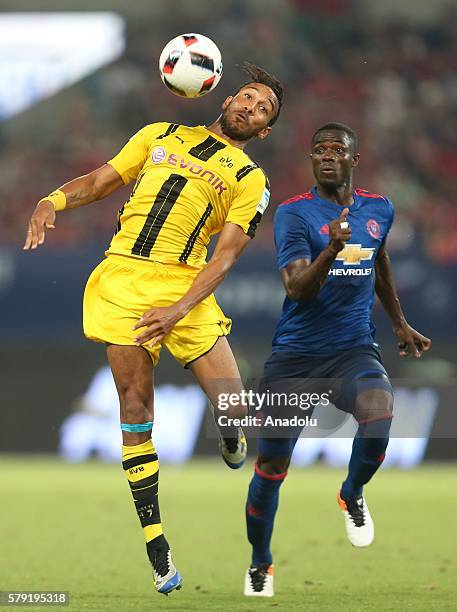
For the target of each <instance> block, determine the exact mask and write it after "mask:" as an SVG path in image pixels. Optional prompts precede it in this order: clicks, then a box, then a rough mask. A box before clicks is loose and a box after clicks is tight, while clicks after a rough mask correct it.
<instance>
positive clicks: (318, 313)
mask: <svg viewBox="0 0 457 612" xmlns="http://www.w3.org/2000/svg"><path fill="white" fill-rule="evenodd" d="M342 209H343V207H342V206H340V205H338V204H335V202H331V201H330V200H325V199H324V198H321V197H320V196H319V195H318V194H317V190H316V188H315V187H314V188H313V189H312V190H311V191H310V192H308V193H304V194H301V195H298V196H296V197H294V198H291V199H290V200H287V201H286V202H284V203H282V204H280V205H279V206H278V208H277V210H276V214H275V243H276V251H277V263H278V267H279V269H281V268H285V267H286V266H287V265H288V264H290V263H291V262H293V261H296V260H297V259H310V260H311V261H313V260H314V259H316V257H317V256H318V255H319V253H320V252H321V251H322V250H323V249H325V247H326V246H327V245H328V242H329V227H328V226H329V223H330V222H331V221H333V220H334V219H338V217H339V216H340V214H341V211H342ZM347 220H348V221H349V224H350V227H351V242H350V243H346V246H345V248H344V249H343V250H342V251H340V253H338V255H337V257H336V260H335V261H334V263H333V265H332V267H331V269H330V271H329V274H328V277H327V279H326V280H325V283H324V284H323V286H322V287H321V289H320V291H319V292H318V293H317V295H316V296H315V297H314V298H312V299H310V300H305V301H303V302H302V303H298V302H295V301H293V300H291V299H289V298H288V297H286V299H285V301H284V305H283V311H282V316H281V319H280V320H279V322H278V325H277V328H276V333H275V336H274V338H273V352H277V351H288V352H293V353H299V354H302V355H316V356H319V355H333V354H334V353H335V352H337V351H344V350H348V349H350V348H353V347H355V346H361V345H366V344H372V343H373V342H374V333H375V326H374V324H373V322H372V320H371V309H372V306H373V300H374V293H375V269H374V266H375V260H376V256H377V254H378V251H379V249H380V247H381V246H382V244H383V243H384V241H385V239H386V237H387V234H388V232H389V230H390V227H391V225H392V222H393V206H392V204H391V202H390V201H389V200H388V199H387V198H385V197H383V196H380V195H377V194H373V193H369V192H368V191H365V190H363V189H356V190H355V191H354V202H353V204H352V205H351V206H349V214H348V217H347Z"/></svg>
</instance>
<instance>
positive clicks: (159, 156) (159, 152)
mask: <svg viewBox="0 0 457 612" xmlns="http://www.w3.org/2000/svg"><path fill="white" fill-rule="evenodd" d="M166 156H167V152H166V151H165V149H164V148H163V147H155V148H154V149H152V154H151V159H152V161H153V162H154V163H155V164H160V163H162V162H163V160H164V159H165V158H166Z"/></svg>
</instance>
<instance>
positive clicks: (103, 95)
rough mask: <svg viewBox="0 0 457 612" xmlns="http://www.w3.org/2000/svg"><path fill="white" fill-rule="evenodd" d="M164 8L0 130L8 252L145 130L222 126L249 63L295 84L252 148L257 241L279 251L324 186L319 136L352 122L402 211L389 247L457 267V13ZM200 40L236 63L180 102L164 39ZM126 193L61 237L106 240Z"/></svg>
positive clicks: (379, 186) (371, 176)
mask: <svg viewBox="0 0 457 612" xmlns="http://www.w3.org/2000/svg"><path fill="white" fill-rule="evenodd" d="M160 4H161V5H162V6H163V11H164V12H163V18H162V19H159V18H158V15H159V16H160V11H159V10H158V7H157V6H156V7H155V10H154V18H151V20H147V19H145V18H144V16H143V17H141V16H140V15H138V14H134V13H132V14H131V15H130V14H129V13H126V14H124V15H123V16H124V18H125V19H126V36H127V47H126V52H125V54H124V55H123V57H122V58H121V59H120V60H119V61H117V62H115V63H114V64H111V65H110V66H107V67H105V68H103V69H101V70H100V71H98V72H97V73H96V74H94V75H92V76H90V77H88V78H86V79H84V80H83V81H82V82H80V83H78V84H77V85H75V86H73V87H71V88H70V89H68V90H66V91H64V92H61V93H59V94H58V95H57V96H55V97H54V98H52V99H50V100H45V101H42V102H41V103H40V104H39V105H38V106H37V107H35V108H32V109H30V110H28V111H27V112H26V113H24V114H22V115H19V116H17V117H15V118H13V119H11V120H9V121H8V123H7V124H6V123H5V124H0V177H1V180H0V194H1V200H2V206H1V207H0V242H1V243H2V244H4V245H9V246H15V245H18V244H20V243H21V240H22V239H23V236H24V233H25V229H26V227H25V224H26V222H27V219H28V216H29V213H30V210H31V208H32V206H33V205H34V203H35V202H36V201H37V200H38V199H39V198H41V197H43V196H44V195H46V194H47V193H49V192H50V191H51V190H52V189H54V188H55V187H57V186H59V185H61V184H62V183H64V182H65V181H68V180H70V179H71V178H74V177H75V176H78V175H81V174H84V173H86V172H88V171H90V170H92V169H94V168H95V167H97V166H100V165H101V164H103V163H104V162H105V161H106V160H107V159H109V158H110V157H112V156H113V155H114V154H115V153H116V152H117V151H118V150H119V149H120V148H121V146H122V145H123V144H124V143H125V141H126V140H127V139H128V138H129V137H130V136H131V135H132V134H134V133H135V132H136V131H137V130H138V129H139V128H141V127H142V126H143V125H145V124H147V123H152V122H154V121H172V122H180V123H187V124H202V123H206V124H208V123H209V122H211V121H212V120H214V119H215V118H216V117H217V115H218V112H219V104H220V103H221V102H222V100H223V99H224V97H225V96H227V95H229V94H230V93H231V92H233V91H234V90H235V89H236V88H237V87H238V86H239V85H240V84H241V83H243V82H244V81H245V78H244V76H243V74H242V73H241V72H240V70H239V69H238V68H237V67H236V65H237V64H241V63H242V62H243V61H244V60H249V61H251V62H254V63H257V64H259V65H261V66H262V67H264V68H266V69H267V70H269V71H271V72H273V73H275V74H276V75H277V76H278V77H279V78H280V79H281V80H282V81H283V83H284V86H285V104H284V109H283V113H282V116H281V118H280V120H279V121H278V123H277V125H276V126H275V128H274V130H273V132H272V135H271V137H270V138H269V139H268V140H267V141H264V142H262V143H256V144H254V145H253V146H252V147H250V148H248V150H247V152H248V154H250V155H251V157H253V158H254V159H255V160H256V161H258V162H259V163H260V164H261V165H262V166H263V167H264V169H265V170H266V172H267V173H268V175H269V178H270V182H271V186H272V200H271V206H270V208H269V211H268V214H267V215H266V218H265V220H264V221H263V223H262V227H261V229H260V231H259V234H258V236H257V238H256V241H255V242H256V244H257V245H258V246H261V247H262V248H271V249H272V248H273V242H272V232H271V226H272V218H273V213H274V209H275V207H276V204H277V203H278V202H280V201H281V200H282V199H285V198H286V197H289V196H291V195H294V194H296V193H299V192H302V191H307V190H308V189H309V188H310V186H311V185H312V184H313V177H312V174H311V171H310V164H309V163H308V159H309V158H308V157H307V152H308V147H309V140H310V137H311V135H312V133H313V132H314V131H315V129H316V128H318V127H319V126H320V125H321V124H323V123H326V122H328V121H342V122H344V123H348V124H349V125H350V126H351V127H353V128H354V129H355V130H356V131H357V132H358V134H359V139H360V152H361V155H362V158H361V164H360V166H359V168H358V170H357V172H356V186H357V187H362V188H366V189H368V190H370V191H374V192H378V193H382V194H385V195H387V196H389V197H390V198H391V199H392V200H393V202H394V205H395V207H396V223H395V225H394V231H393V232H392V236H391V242H390V250H391V251H393V252H398V251H404V252H405V251H407V252H410V253H411V255H412V256H414V254H417V252H418V249H419V250H420V251H421V252H422V253H424V254H425V256H426V257H427V258H428V259H429V260H430V261H431V262H433V263H435V264H442V265H457V241H456V240H455V239H454V238H453V236H454V235H455V232H456V231H457V207H456V205H455V203H456V200H457V180H456V176H457V37H456V36H455V33H456V31H457V7H455V6H454V8H452V7H451V6H449V7H447V8H446V9H443V10H442V11H441V13H440V15H439V16H438V18H437V19H435V20H434V21H433V22H431V23H426V24H425V23H423V22H419V23H417V22H414V21H411V20H400V19H396V20H389V21H385V20H383V21H376V20H373V19H370V18H369V16H368V15H367V14H365V13H364V12H363V11H362V10H360V7H358V8H357V4H353V3H352V2H351V1H350V0H343V1H339V0H333V1H332V0H325V1H323V2H316V0H289V1H288V2H287V1H281V2H277V3H269V4H268V7H269V8H268V10H262V2H257V1H250V2H245V1H242V0H235V1H232V2H226V3H218V5H217V14H215V15H214V17H213V18H212V19H209V18H208V12H207V8H208V5H207V3H206V2H205V3H201V4H200V3H198V2H197V3H190V2H184V1H182V0H180V1H177V2H174V3H173V7H174V8H173V15H172V16H173V18H172V19H170V13H169V10H168V8H166V3H160ZM454 4H455V3H454ZM199 7H200V8H201V11H200V10H199ZM203 7H205V8H203ZM165 11H166V12H165ZM209 24H210V27H209ZM188 31H196V32H201V33H202V34H205V35H208V36H210V37H211V38H213V39H214V40H215V42H216V43H217V44H218V45H219V46H220V48H221V51H222V56H223V60H224V64H225V74H224V77H223V79H222V82H221V84H220V85H219V86H218V88H217V89H216V91H215V92H213V93H211V94H210V95H208V96H206V97H205V98H201V99H198V100H193V101H192V100H182V99H179V98H177V97H175V96H173V95H172V94H170V93H169V92H168V91H167V90H166V89H165V88H164V87H163V85H162V84H161V82H160V78H159V74H158V69H157V62H158V57H159V54H160V51H161V49H162V47H163V46H164V45H165V43H166V42H168V40H169V39H171V38H172V37H174V36H175V35H177V34H179V33H184V32H188ZM127 196H128V190H126V191H125V192H122V193H117V194H114V195H113V196H111V197H110V198H109V201H108V202H106V203H102V204H98V205H97V206H96V207H94V209H93V210H92V211H91V213H90V216H88V214H87V211H82V212H81V211H72V212H71V213H68V214H67V213H64V214H62V215H59V219H58V229H57V230H56V231H55V232H54V235H53V236H52V239H51V242H52V243H54V244H55V245H62V246H67V247H73V246H76V245H77V246H84V245H85V244H89V243H90V244H93V243H95V242H97V243H100V241H102V242H105V243H108V242H109V239H110V235H111V234H112V232H113V229H114V226H115V210H116V208H119V207H120V206H121V205H122V203H123V201H124V200H125V199H126V197H127ZM82 213H83V214H82Z"/></svg>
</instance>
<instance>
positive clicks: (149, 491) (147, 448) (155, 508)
mask: <svg viewBox="0 0 457 612" xmlns="http://www.w3.org/2000/svg"><path fill="white" fill-rule="evenodd" d="M122 466H123V468H124V471H125V474H126V476H127V479H128V481H129V485H130V489H131V491H132V495H133V501H134V502H135V507H136V511H137V514H138V517H139V519H140V523H141V526H142V527H143V531H144V536H145V539H146V548H147V551H148V556H149V558H150V559H152V557H151V554H150V553H151V552H152V550H154V549H155V548H157V547H159V546H165V547H168V544H167V541H166V539H165V536H164V535H163V530H162V523H161V521H160V510H159V460H158V458H157V454H156V451H155V448H154V446H153V444H152V440H147V441H146V442H143V443H142V444H136V445H135V446H124V445H123V446H122Z"/></svg>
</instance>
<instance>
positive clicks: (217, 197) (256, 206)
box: [107, 123, 270, 269]
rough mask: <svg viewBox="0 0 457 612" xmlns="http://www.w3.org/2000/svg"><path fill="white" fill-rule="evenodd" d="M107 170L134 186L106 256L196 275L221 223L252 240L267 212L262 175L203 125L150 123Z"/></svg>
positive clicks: (121, 213)
mask: <svg viewBox="0 0 457 612" xmlns="http://www.w3.org/2000/svg"><path fill="white" fill-rule="evenodd" d="M108 163H109V164H110V165H111V166H112V167H113V168H114V169H115V170H116V171H117V172H118V173H119V174H120V176H121V177H122V180H123V181H124V183H125V184H127V183H130V182H131V181H133V180H136V183H135V186H134V188H133V190H132V193H131V196H130V198H129V200H128V201H127V202H126V203H125V204H124V206H123V207H122V208H121V210H120V211H119V218H118V225H117V232H116V233H115V235H114V237H113V239H112V241H111V244H110V247H109V249H108V251H107V255H109V254H118V255H126V256H128V257H135V258H140V259H143V260H144V259H149V260H151V261H158V262H161V263H175V264H176V263H179V262H181V263H182V264H187V265H188V266H191V267H193V268H197V269H198V268H201V267H202V266H203V265H204V264H205V261H206V247H207V245H208V243H209V241H210V239H211V236H213V235H214V234H217V233H218V232H220V231H221V230H222V228H223V226H224V224H225V223H235V224H236V225H238V226H240V227H241V228H242V229H243V231H244V232H245V233H246V234H247V235H248V236H250V237H253V236H254V234H255V230H256V227H257V224H258V223H259V221H260V219H261V217H262V215H263V213H264V212H265V209H266V208H267V206H268V200H269V197H270V190H269V184H268V180H267V178H266V176H265V174H264V172H263V170H262V169H261V168H260V167H259V166H258V165H257V164H256V163H254V162H253V161H252V160H251V159H250V158H249V157H248V156H247V155H246V154H245V153H244V152H243V151H242V150H241V149H238V148H236V147H234V146H232V145H231V144H230V143H229V142H227V141H226V140H224V139H223V138H220V137H219V136H217V135H216V134H213V133H212V132H210V131H209V130H208V129H207V128H206V127H204V126H196V127H187V126H184V125H177V124H174V123H171V124H170V123H153V124H151V125H148V126H146V127H144V128H143V129H142V130H140V131H139V132H138V133H137V134H135V135H134V136H133V137H132V138H131V139H130V140H129V142H128V143H127V144H126V145H125V146H124V148H123V149H122V150H121V151H120V152H119V153H118V155H116V156H115V157H114V158H113V159H111V160H110V161H109V162H108Z"/></svg>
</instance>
